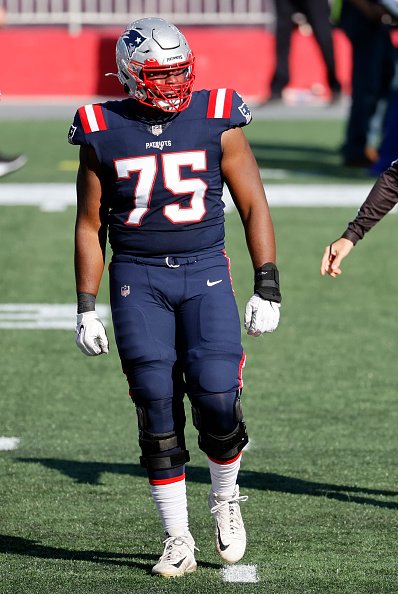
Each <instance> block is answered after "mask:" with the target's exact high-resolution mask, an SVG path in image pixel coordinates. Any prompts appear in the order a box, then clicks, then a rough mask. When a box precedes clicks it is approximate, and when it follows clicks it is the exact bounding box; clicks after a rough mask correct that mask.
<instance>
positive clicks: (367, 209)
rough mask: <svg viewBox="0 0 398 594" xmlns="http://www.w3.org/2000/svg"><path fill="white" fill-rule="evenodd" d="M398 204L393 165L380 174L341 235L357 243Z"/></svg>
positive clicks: (396, 174)
mask: <svg viewBox="0 0 398 594" xmlns="http://www.w3.org/2000/svg"><path fill="white" fill-rule="evenodd" d="M397 202H398V165H397V164H394V165H392V166H391V167H389V168H388V169H387V170H386V171H384V173H382V174H381V175H380V177H379V179H378V180H377V182H376V183H375V185H374V186H373V188H372V189H371V191H370V193H369V195H368V197H367V198H366V200H365V202H364V203H363V204H362V206H361V208H360V209H359V211H358V214H357V216H356V217H355V219H354V220H353V221H351V222H350V223H349V224H348V227H347V229H346V231H345V232H344V233H343V236H342V237H344V238H345V239H349V240H350V241H352V242H353V243H354V245H355V244H356V243H357V241H358V240H359V239H362V238H363V237H364V235H365V233H368V231H370V230H371V229H372V228H373V227H374V226H375V225H376V223H378V222H379V221H380V220H381V219H382V218H383V217H384V216H385V215H386V214H387V213H388V212H389V211H390V210H391V209H392V208H393V207H394V206H395V205H396V204H397Z"/></svg>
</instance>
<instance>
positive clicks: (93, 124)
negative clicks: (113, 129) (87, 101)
mask: <svg viewBox="0 0 398 594" xmlns="http://www.w3.org/2000/svg"><path fill="white" fill-rule="evenodd" d="M78 112H79V116H80V121H81V123H82V126H83V130H84V132H85V134H89V133H91V132H98V131H99V130H106V129H107V125H106V122H105V118H104V114H103V113H102V107H101V105H99V104H98V103H95V104H93V105H84V106H83V107H80V108H79V109H78Z"/></svg>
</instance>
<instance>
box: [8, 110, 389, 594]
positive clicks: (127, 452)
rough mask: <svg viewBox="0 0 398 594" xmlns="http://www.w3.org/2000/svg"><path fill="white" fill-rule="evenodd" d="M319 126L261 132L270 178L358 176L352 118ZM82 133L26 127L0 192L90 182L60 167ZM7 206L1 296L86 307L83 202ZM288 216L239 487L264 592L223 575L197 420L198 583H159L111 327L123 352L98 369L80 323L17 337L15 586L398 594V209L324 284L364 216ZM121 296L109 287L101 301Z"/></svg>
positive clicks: (267, 127) (236, 273)
mask: <svg viewBox="0 0 398 594" xmlns="http://www.w3.org/2000/svg"><path fill="white" fill-rule="evenodd" d="M337 124H338V125H337ZM305 126H306V128H307V133H306V134H304V128H303V122H291V121H290V122H289V126H288V127H287V125H286V124H285V125H284V124H283V123H279V124H278V122H264V123H258V124H256V128H255V130H253V136H252V137H251V141H252V143H253V146H254V148H255V150H256V154H257V156H258V158H259V162H260V165H261V167H263V166H266V165H267V163H269V160H270V159H272V156H273V155H274V161H273V165H272V166H273V167H275V168H278V169H285V170H288V172H289V176H288V178H287V179H288V181H289V183H292V182H296V183H304V181H305V179H306V178H307V174H308V179H307V181H312V180H313V179H316V181H317V182H318V183H319V179H322V180H323V181H324V183H333V182H336V181H338V182H339V183H346V182H347V183H349V181H351V180H350V179H349V178H348V176H347V172H346V171H344V170H342V169H341V168H340V167H339V165H338V154H337V147H338V143H339V142H340V140H341V136H340V133H341V130H342V124H341V123H334V124H333V125H331V124H330V122H322V124H321V123H315V124H314V125H313V126H309V123H308V122H306V123H305ZM338 126H339V127H338ZM67 127H68V124H67V123H65V122H53V123H51V124H44V123H43V122H32V123H31V124H29V125H26V124H25V125H24V146H26V151H27V153H28V156H29V158H30V160H29V163H28V164H27V166H26V167H25V168H24V169H23V170H21V171H20V172H18V173H15V174H14V175H12V176H9V177H7V178H3V180H2V182H1V183H2V184H6V183H11V182H13V183H17V182H24V183H26V184H29V182H36V183H37V182H43V183H46V182H56V181H62V182H68V181H72V180H73V179H74V173H73V172H72V171H68V170H67V166H66V165H65V164H64V166H63V168H62V167H60V163H61V162H68V161H73V159H75V158H76V149H75V148H73V147H69V146H68V145H67V144H66V143H65V141H64V138H65V129H67ZM309 127H310V128H311V130H312V132H311V134H310V133H309V131H308V129H309ZM3 128H4V129H5V132H3V134H5V136H2V138H8V143H7V150H9V152H13V151H18V150H19V149H20V143H18V136H17V134H16V132H21V131H22V128H19V124H17V123H12V122H9V123H7V125H4V123H2V129H3ZM260 128H261V130H260ZM289 129H290V130H289ZM317 129H318V135H317V134H316V130H317ZM261 131H262V132H261ZM21 133H22V132H21ZM42 138H45V139H46V143H45V144H44V143H43V140H42ZM3 144H4V141H3ZM257 145H261V146H257ZM300 146H301V147H302V148H300ZM292 147H293V148H292ZM306 147H307V149H308V150H307V149H306ZM315 147H318V149H316V148H315ZM319 147H324V152H323V153H322V151H320V150H319ZM262 155H263V156H262ZM284 155H289V156H284ZM322 155H323V156H322ZM323 157H324V158H323ZM261 159H264V162H262V161H261ZM303 171H305V172H306V175H305V176H301V173H302V172H303ZM278 183H281V182H278ZM26 192H29V185H27V186H26ZM364 198H365V196H364ZM0 214H1V218H0V231H1V238H2V245H3V249H2V250H1V251H0V269H1V271H2V274H1V281H0V283H1V284H0V287H1V298H0V300H1V303H2V304H4V303H13V304H22V303H49V304H69V303H70V304H72V303H73V302H74V281H73V268H72V258H73V245H72V242H73V225H74V210H73V208H68V209H67V210H65V211H63V212H42V211H40V210H39V209H38V208H36V207H31V206H29V207H26V206H24V207H10V206H7V207H6V206H3V207H0ZM272 214H273V218H274V224H275V230H276V236H277V244H278V265H279V268H280V271H281V284H282V292H283V297H284V301H283V305H282V310H281V311H282V314H281V324H280V327H279V328H278V330H277V332H276V333H275V334H273V335H270V336H266V337H262V338H259V339H253V338H249V337H247V336H246V335H245V334H243V335H242V339H243V343H244V348H245V350H246V353H247V365H246V368H245V373H244V381H245V387H244V394H243V405H244V412H245V417H246V421H247V425H248V429H249V433H250V437H251V441H252V443H251V447H250V449H249V450H248V451H247V452H246V453H245V454H244V457H243V463H242V472H241V476H240V486H241V491H242V493H244V494H247V495H248V496H249V499H248V501H247V502H246V503H244V504H242V510H243V515H244V518H245V524H246V527H247V531H248V549H247V554H246V556H245V557H244V559H243V560H242V562H241V563H242V564H245V565H252V566H255V568H256V572H257V577H258V580H259V581H258V582H256V583H239V582H234V583H228V582H225V581H224V579H223V574H222V565H221V564H220V562H219V559H218V557H217V555H216V553H215V552H214V546H213V527H212V518H211V517H210V514H209V511H208V508H207V503H206V500H207V493H208V485H209V479H208V472H207V466H206V461H205V458H204V455H203V454H202V453H201V452H200V451H199V450H198V448H197V446H196V435H195V431H194V430H193V429H192V425H191V422H190V414H188V415H187V416H188V426H187V439H188V449H189V450H190V452H191V463H190V464H189V465H188V467H187V480H188V487H187V488H188V496H189V501H190V514H191V528H192V532H193V534H194V536H195V539H196V544H197V546H198V548H199V549H200V550H199V552H198V554H197V560H198V564H199V566H198V571H197V572H196V573H194V574H191V575H189V576H186V577H184V578H181V579H176V580H171V581H169V580H164V579H162V578H154V577H152V576H151V575H150V569H151V567H152V565H153V564H154V562H155V561H156V559H157V557H158V556H159V554H160V553H161V550H162V544H161V531H160V525H159V522H158V520H157V517H156V514H155V511H154V507H153V504H152V501H151V499H150V496H149V489H148V486H147V480H146V478H145V474H144V472H143V470H142V469H141V468H140V467H139V464H138V456H139V451H138V446H137V429H136V420H135V412H134V410H133V407H132V405H131V403H130V400H129V397H128V394H127V384H126V382H125V380H124V377H123V376H122V374H121V372H120V367H119V361H118V357H117V354H116V349H115V343H114V339H113V336H112V330H111V328H110V329H109V330H110V331H109V334H110V346H111V351H110V354H109V356H107V357H105V356H101V357H99V358H93V359H91V358H85V357H84V356H83V355H82V354H81V353H80V352H79V351H78V349H77V348H76V347H75V345H74V333H73V325H74V317H73V316H72V317H71V320H70V330H69V331H68V330H19V329H13V330H9V329H7V330H5V329H0V332H1V337H2V340H1V343H2V349H1V353H2V355H1V375H0V390H1V399H0V436H5V437H11V436H14V437H18V438H19V439H20V443H19V447H18V448H17V449H15V450H12V451H0V594H94V593H95V594H150V593H151V594H152V593H155V594H172V593H184V594H202V593H203V594H213V593H214V594H217V593H221V594H223V593H225V594H227V593H228V594H230V593H233V594H235V593H237V594H241V593H242V594H387V593H389V594H397V592H398V570H397V553H398V545H397V528H398V519H397V518H398V513H397V512H398V479H397V449H398V437H397V426H398V408H397V403H396V401H397V383H398V375H397V371H396V368H395V365H396V353H397V328H398V324H397V322H396V318H395V313H396V305H397V299H396V295H397V293H398V275H397V272H396V254H397V252H398V233H397V220H396V218H395V216H394V215H391V216H388V217H386V219H385V220H384V221H382V222H381V223H380V224H379V225H378V226H377V227H376V228H375V229H374V230H373V231H372V233H371V234H370V235H369V236H368V237H367V238H366V240H365V241H364V242H363V243H362V244H360V245H359V246H358V247H357V248H356V249H355V250H354V252H353V253H352V255H351V256H350V258H349V259H348V260H347V262H346V263H345V265H344V274H343V276H342V277H341V278H339V279H334V280H333V279H331V278H321V277H320V276H319V272H318V269H319V262H320V257H321V253H322V251H323V247H324V245H325V244H326V243H328V242H329V241H331V240H332V239H334V238H335V237H336V236H337V235H338V234H339V232H340V231H341V230H342V229H343V228H344V225H345V223H346V222H347V220H349V218H350V217H352V215H353V214H354V212H353V209H352V208H336V209H333V208H274V209H273V211H272ZM227 237H228V241H227V248H228V253H229V256H230V257H231V260H232V276H233V279H234V286H235V291H236V296H237V299H238V303H239V307H240V310H241V312H243V309H244V305H245V302H246V300H247V299H248V298H249V297H250V295H251V291H252V273H251V270H250V265H249V260H248V256H247V255H246V251H245V248H244V240H243V232H242V228H241V224H240V222H239V220H238V217H237V215H236V214H235V213H232V214H230V215H228V216H227ZM106 300H107V282H106V278H105V279H104V283H103V286H102V288H101V293H100V295H99V297H98V301H99V302H101V303H105V302H106ZM187 412H188V413H189V411H188V410H187Z"/></svg>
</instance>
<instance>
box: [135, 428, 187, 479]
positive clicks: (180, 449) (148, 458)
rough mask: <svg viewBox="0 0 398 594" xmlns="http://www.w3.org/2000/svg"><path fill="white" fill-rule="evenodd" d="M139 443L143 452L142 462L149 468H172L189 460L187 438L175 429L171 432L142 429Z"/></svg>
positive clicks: (142, 464)
mask: <svg viewBox="0 0 398 594" xmlns="http://www.w3.org/2000/svg"><path fill="white" fill-rule="evenodd" d="M139 444H140V448H141V452H142V456H140V464H141V466H143V467H144V468H147V469H148V470H170V469H171V468H177V467H178V466H183V465H184V464H185V463H186V462H189V452H188V450H186V449H185V439H184V437H183V436H182V435H181V434H177V433H175V432H174V431H171V432H170V433H149V432H148V431H141V432H140V437H139Z"/></svg>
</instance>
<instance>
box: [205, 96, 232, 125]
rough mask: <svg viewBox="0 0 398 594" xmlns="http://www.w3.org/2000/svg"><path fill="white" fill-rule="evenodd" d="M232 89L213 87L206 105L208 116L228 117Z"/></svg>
mask: <svg viewBox="0 0 398 594" xmlns="http://www.w3.org/2000/svg"><path fill="white" fill-rule="evenodd" d="M233 94H234V91H233V89H213V90H212V91H210V96H209V104H208V106H207V117H208V118H229V117H230V116H231V109H232V96H233Z"/></svg>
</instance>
